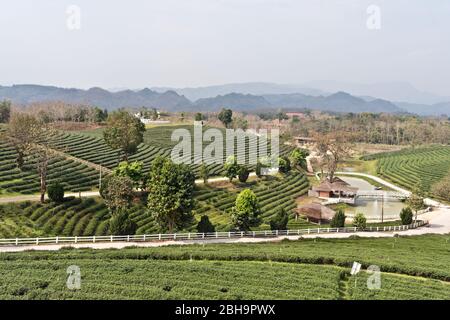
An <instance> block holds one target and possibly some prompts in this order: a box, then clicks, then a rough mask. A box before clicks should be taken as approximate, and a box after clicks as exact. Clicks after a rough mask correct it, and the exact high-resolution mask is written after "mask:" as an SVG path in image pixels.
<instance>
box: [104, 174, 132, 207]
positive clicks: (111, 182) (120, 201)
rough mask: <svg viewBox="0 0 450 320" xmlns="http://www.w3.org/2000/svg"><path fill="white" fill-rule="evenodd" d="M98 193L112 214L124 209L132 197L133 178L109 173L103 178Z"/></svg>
mask: <svg viewBox="0 0 450 320" xmlns="http://www.w3.org/2000/svg"><path fill="white" fill-rule="evenodd" d="M100 195H101V197H102V198H103V199H104V200H105V204H106V206H107V207H108V209H109V211H110V212H111V213H112V214H114V213H115V212H118V211H120V210H126V209H127V208H128V207H129V206H130V204H131V201H132V200H133V197H134V192H133V180H131V179H130V178H128V177H121V176H116V175H110V176H108V177H106V178H105V179H104V180H103V182H102V186H101V188H100Z"/></svg>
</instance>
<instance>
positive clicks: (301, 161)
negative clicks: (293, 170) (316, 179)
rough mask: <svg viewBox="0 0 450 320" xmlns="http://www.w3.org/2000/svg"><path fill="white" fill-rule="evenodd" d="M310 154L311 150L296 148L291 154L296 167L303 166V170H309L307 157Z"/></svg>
mask: <svg viewBox="0 0 450 320" xmlns="http://www.w3.org/2000/svg"><path fill="white" fill-rule="evenodd" d="M308 155H309V152H308V151H307V150H304V149H294V150H293V151H292V152H291V154H290V160H291V164H292V165H293V166H294V167H299V168H302V169H303V170H307V169H308V167H307V162H306V157H307V156H308Z"/></svg>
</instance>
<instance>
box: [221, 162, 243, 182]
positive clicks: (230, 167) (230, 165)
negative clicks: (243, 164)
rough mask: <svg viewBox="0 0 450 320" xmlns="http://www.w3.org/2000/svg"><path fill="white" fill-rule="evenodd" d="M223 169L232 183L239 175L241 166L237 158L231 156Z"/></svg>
mask: <svg viewBox="0 0 450 320" xmlns="http://www.w3.org/2000/svg"><path fill="white" fill-rule="evenodd" d="M223 168H224V170H225V176H226V177H227V178H228V179H230V182H232V181H233V179H234V178H236V176H237V175H238V174H239V169H240V166H239V165H238V163H237V160H236V157H234V156H230V157H228V159H227V161H226V162H225V165H224V166H223Z"/></svg>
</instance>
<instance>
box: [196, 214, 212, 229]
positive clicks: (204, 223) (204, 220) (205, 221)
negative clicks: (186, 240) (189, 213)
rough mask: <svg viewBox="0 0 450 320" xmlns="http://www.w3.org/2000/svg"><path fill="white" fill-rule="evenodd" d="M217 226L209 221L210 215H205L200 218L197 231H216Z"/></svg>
mask: <svg viewBox="0 0 450 320" xmlns="http://www.w3.org/2000/svg"><path fill="white" fill-rule="evenodd" d="M215 231H216V228H215V227H214V225H213V224H212V223H211V221H209V217H208V216H207V215H203V216H202V217H201V218H200V221H199V223H198V224H197V232H199V233H208V232H215Z"/></svg>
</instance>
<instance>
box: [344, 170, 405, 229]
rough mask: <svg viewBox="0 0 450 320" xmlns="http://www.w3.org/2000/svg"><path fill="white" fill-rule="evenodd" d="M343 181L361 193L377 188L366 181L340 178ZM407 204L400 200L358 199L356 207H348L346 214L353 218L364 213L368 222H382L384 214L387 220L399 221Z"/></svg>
mask: <svg viewBox="0 0 450 320" xmlns="http://www.w3.org/2000/svg"><path fill="white" fill-rule="evenodd" d="M339 178H341V179H342V180H344V181H345V182H347V183H349V184H350V185H351V186H352V187H356V188H359V190H360V191H371V190H374V189H375V186H374V185H372V184H370V183H369V182H367V181H366V180H363V179H359V178H354V177H345V176H340V177H339ZM405 206H406V205H405V203H404V202H402V201H398V200H386V199H385V200H384V201H383V200H381V199H378V200H377V199H373V200H371V199H358V198H357V199H356V202H355V204H354V205H347V208H346V210H345V214H346V215H347V216H348V217H353V216H354V215H355V214H356V213H358V212H361V213H363V214H364V215H365V216H366V217H367V219H368V220H381V215H382V212H384V214H383V216H384V219H385V220H397V219H399V218H400V211H401V210H402V209H403V208H404V207H405Z"/></svg>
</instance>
